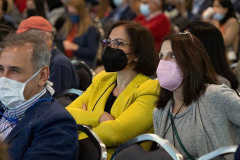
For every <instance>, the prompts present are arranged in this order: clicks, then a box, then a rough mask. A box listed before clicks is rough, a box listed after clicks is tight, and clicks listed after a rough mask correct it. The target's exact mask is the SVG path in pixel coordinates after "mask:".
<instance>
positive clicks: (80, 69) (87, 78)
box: [71, 60, 96, 91]
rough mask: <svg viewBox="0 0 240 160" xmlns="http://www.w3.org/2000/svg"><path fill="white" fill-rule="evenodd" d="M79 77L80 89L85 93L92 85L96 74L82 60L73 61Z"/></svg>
mask: <svg viewBox="0 0 240 160" xmlns="http://www.w3.org/2000/svg"><path fill="white" fill-rule="evenodd" d="M71 63H72V65H73V66H74V68H75V69H76V72H77V74H78V77H79V89H80V90H83V91H85V90H86V89H87V88H88V87H89V85H90V84H91V83H92V78H93V77H94V76H95V74H96V73H95V72H94V71H93V70H92V69H91V68H90V67H89V66H88V65H87V64H86V63H85V62H84V61H80V60H71Z"/></svg>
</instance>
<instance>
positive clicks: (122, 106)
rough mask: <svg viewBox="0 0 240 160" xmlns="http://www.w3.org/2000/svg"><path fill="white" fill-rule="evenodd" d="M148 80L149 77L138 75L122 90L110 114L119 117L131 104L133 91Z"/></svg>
mask: <svg viewBox="0 0 240 160" xmlns="http://www.w3.org/2000/svg"><path fill="white" fill-rule="evenodd" d="M148 79H150V78H149V77H147V76H145V75H142V74H140V73H139V74H138V75H137V76H136V77H135V78H134V79H133V80H132V81H131V82H130V83H129V84H128V86H127V87H126V88H125V89H124V91H123V92H122V93H121V94H120V95H119V96H118V97H117V99H116V101H115V102H114V104H113V106H112V109H111V114H112V115H113V116H115V117H116V116H117V117H118V116H119V115H120V114H121V113H122V112H123V111H124V110H126V108H127V107H129V105H130V104H132V102H131V99H132V97H131V96H133V93H134V92H135V90H136V89H137V88H138V87H139V86H140V85H141V84H142V83H143V82H145V81H147V80H148Z"/></svg>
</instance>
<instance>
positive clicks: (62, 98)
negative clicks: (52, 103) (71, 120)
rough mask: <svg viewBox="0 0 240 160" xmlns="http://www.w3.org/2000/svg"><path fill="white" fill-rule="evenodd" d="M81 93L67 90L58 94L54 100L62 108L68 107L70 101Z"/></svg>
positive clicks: (75, 90)
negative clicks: (56, 100)
mask: <svg viewBox="0 0 240 160" xmlns="http://www.w3.org/2000/svg"><path fill="white" fill-rule="evenodd" d="M82 93H83V91H81V90H78V89H74V88H72V89H67V90H65V91H63V92H61V93H60V94H58V95H56V98H57V99H58V101H59V102H60V103H61V104H62V105H63V106H64V107H66V106H68V105H69V104H70V103H72V101H74V100H75V99H76V98H78V97H79V96H80V95H82Z"/></svg>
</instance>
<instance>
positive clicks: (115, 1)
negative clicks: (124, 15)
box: [113, 0, 123, 7]
mask: <svg viewBox="0 0 240 160" xmlns="http://www.w3.org/2000/svg"><path fill="white" fill-rule="evenodd" d="M113 4H114V5H115V6H116V7H119V6H121V5H122V4H123V0H113Z"/></svg>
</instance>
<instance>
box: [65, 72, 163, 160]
mask: <svg viewBox="0 0 240 160" xmlns="http://www.w3.org/2000/svg"><path fill="white" fill-rule="evenodd" d="M116 79H117V73H106V72H105V71H102V72H101V73H99V74H97V75H96V76H95V77H94V78H93V82H92V84H91V85H90V86H89V87H88V89H87V90H86V91H85V92H84V93H83V94H82V95H81V96H80V97H78V98H77V99H76V100H75V101H74V102H72V103H71V104H70V105H69V106H68V107H67V108H66V109H67V110H68V111H69V112H70V113H71V115H72V116H73V117H74V118H75V120H76V122H77V123H78V124H85V125H91V126H92V128H93V131H94V132H95V133H96V134H97V135H98V136H99V137H100V139H101V140H102V141H103V143H104V144H105V145H106V146H107V147H108V153H110V154H111V153H112V152H113V151H114V148H115V147H116V146H119V145H120V144H123V143H124V142H126V141H128V140H130V139H132V138H134V137H136V136H138V135H140V134H143V133H149V132H150V133H152V132H153V119H152V113H153V109H154V108H155V107H156V101H157V98H158V94H159V89H160V87H159V83H158V81H157V80H151V79H150V78H149V77H147V76H145V75H143V74H138V75H137V76H136V77H135V78H134V79H133V80H132V81H131V82H130V83H129V85H128V86H127V87H126V88H125V89H124V91H123V92H122V93H121V94H120V95H119V96H118V97H117V99H116V100H115V102H114V104H113V106H112V109H111V115H112V116H113V117H114V118H115V120H109V121H104V122H102V123H99V118H100V116H101V115H102V114H103V113H104V108H105V104H106V101H107V99H108V97H109V95H110V93H111V92H112V90H113V89H114V87H115V83H114V82H116ZM83 103H85V104H86V105H87V110H82V109H80V108H82V104H83ZM94 106H95V107H94ZM83 138H85V134H80V136H79V139H83ZM110 147H113V148H112V149H110ZM108 158H110V157H109V155H108Z"/></svg>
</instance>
